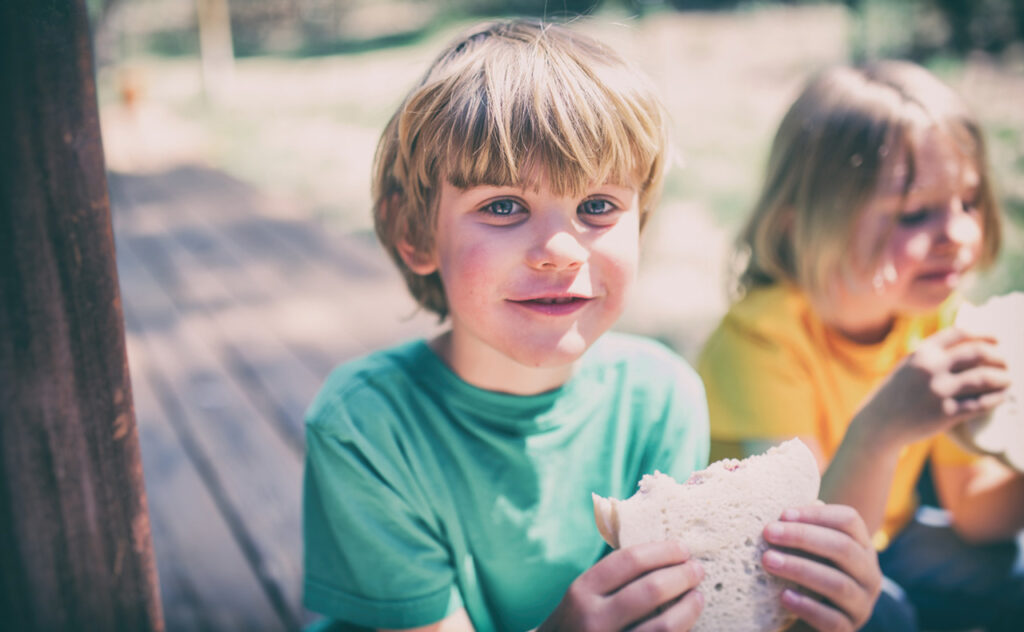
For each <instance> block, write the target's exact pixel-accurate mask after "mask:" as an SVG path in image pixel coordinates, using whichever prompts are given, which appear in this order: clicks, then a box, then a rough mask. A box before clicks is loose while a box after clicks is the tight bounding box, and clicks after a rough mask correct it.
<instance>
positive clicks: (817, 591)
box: [762, 504, 882, 632]
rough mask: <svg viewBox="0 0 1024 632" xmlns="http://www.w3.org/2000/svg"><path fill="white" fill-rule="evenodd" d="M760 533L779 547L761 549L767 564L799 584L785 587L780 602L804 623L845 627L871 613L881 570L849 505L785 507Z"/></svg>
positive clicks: (851, 627)
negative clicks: (796, 586)
mask: <svg viewBox="0 0 1024 632" xmlns="http://www.w3.org/2000/svg"><path fill="white" fill-rule="evenodd" d="M764 539H765V540H766V541H767V542H768V543H769V544H770V545H772V546H774V547H782V549H783V550H779V549H777V548H771V549H768V550H767V551H765V554H764V556H763V558H762V564H763V565H764V568H765V570H767V571H768V572H769V573H772V574H773V575H777V576H778V577H782V578H784V579H788V580H790V581H792V582H794V583H796V584H797V585H799V586H801V590H794V589H792V588H787V589H786V590H785V591H783V593H782V605H783V606H784V607H785V608H786V609H787V610H789V611H791V612H792V613H793V614H795V615H796V616H797V617H799V618H800V619H801V621H802V622H803V623H804V624H806V626H809V627H811V628H812V629H815V630H829V631H830V632H832V631H837V632H844V631H846V630H858V629H860V627H861V626H862V625H864V623H866V622H867V620H868V619H869V618H870V617H871V612H872V610H873V609H874V607H875V601H876V600H877V599H878V595H879V593H880V592H881V587H882V571H881V570H880V569H879V567H878V555H877V554H876V553H875V549H874V547H873V546H872V544H871V537H870V535H869V534H868V529H867V526H866V525H865V524H864V520H863V519H862V518H861V517H860V514H858V513H857V511H856V510H854V509H853V508H852V507H847V506H845V505H821V504H819V505H811V506H808V507H800V508H797V509H787V510H786V511H784V512H783V514H782V518H781V519H780V520H779V522H773V523H771V524H769V525H768V526H766V527H765V529H764ZM799 627H800V626H798V628H799Z"/></svg>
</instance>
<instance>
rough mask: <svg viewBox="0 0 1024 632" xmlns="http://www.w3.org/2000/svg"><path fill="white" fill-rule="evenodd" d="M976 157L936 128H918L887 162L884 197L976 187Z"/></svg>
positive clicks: (881, 191)
mask: <svg viewBox="0 0 1024 632" xmlns="http://www.w3.org/2000/svg"><path fill="white" fill-rule="evenodd" d="M980 180H981V177H980V174H979V173H978V169H977V166H976V165H975V161H974V157H973V156H972V155H971V153H970V152H969V151H968V150H966V149H965V148H963V147H961V146H960V145H959V144H958V143H957V142H956V141H955V140H954V139H953V138H952V137H950V135H949V134H946V133H944V132H942V131H940V130H939V129H937V128H935V127H928V128H925V129H921V130H917V131H915V132H913V133H912V134H911V137H910V139H909V142H905V143H901V145H900V147H899V149H898V151H896V152H894V154H893V156H892V157H891V160H889V161H887V165H886V167H885V168H884V171H883V173H882V176H881V178H880V180H879V184H878V189H877V191H878V194H879V196H881V197H887V198H888V197H895V198H900V199H902V198H903V197H904V196H906V197H910V198H917V197H933V196H938V197H948V196H951V195H954V194H961V193H964V192H965V191H969V190H971V189H974V188H976V187H977V186H978V185H979V183H980Z"/></svg>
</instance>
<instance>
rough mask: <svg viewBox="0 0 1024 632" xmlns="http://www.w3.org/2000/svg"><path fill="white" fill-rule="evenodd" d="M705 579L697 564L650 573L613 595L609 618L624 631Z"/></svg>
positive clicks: (677, 565)
mask: <svg viewBox="0 0 1024 632" xmlns="http://www.w3.org/2000/svg"><path fill="white" fill-rule="evenodd" d="M702 579H704V569H703V568H701V566H700V564H698V563H697V562H685V563H683V564H676V565H674V566H667V567H665V568H659V569H657V570H654V571H651V572H649V573H647V574H646V575H643V576H642V577H639V578H637V579H635V580H633V581H632V582H630V583H628V584H626V585H625V586H624V587H623V588H622V589H621V590H619V591H618V592H616V593H615V594H614V595H611V596H610V597H609V598H608V599H609V603H608V609H607V611H606V612H608V615H609V616H608V619H609V622H610V623H613V624H614V627H615V629H621V628H622V627H625V626H626V625H628V624H630V623H636V622H637V620H638V619H641V618H643V617H647V616H649V615H650V614H651V613H652V612H654V611H655V610H656V609H657V608H658V607H659V606H663V605H665V604H670V603H672V602H673V601H676V600H678V599H679V598H680V597H682V596H683V595H685V594H686V593H687V592H688V591H691V590H692V589H693V588H695V587H696V586H697V584H699V583H700V580H702Z"/></svg>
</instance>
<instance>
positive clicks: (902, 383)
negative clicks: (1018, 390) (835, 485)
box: [858, 328, 1010, 447]
mask: <svg viewBox="0 0 1024 632" xmlns="http://www.w3.org/2000/svg"><path fill="white" fill-rule="evenodd" d="M1009 383H1010V379H1009V375H1008V373H1007V371H1006V362H1005V361H1004V360H1003V359H1002V358H1001V357H1000V356H999V354H998V352H997V351H996V346H995V341H994V340H993V339H991V338H986V337H978V336H973V335H971V334H969V333H967V332H965V331H963V330H962V329H956V328H951V329H945V330H943V331H940V332H939V333H937V334H935V335H933V336H932V337H930V338H928V339H927V340H925V341H924V342H922V343H921V346H920V347H918V349H917V350H916V351H915V352H914V353H912V354H910V355H909V356H907V358H906V359H905V360H904V361H903V362H902V364H900V366H899V367H898V368H897V369H896V370H895V371H894V372H893V373H892V375H890V376H889V378H888V379H887V380H886V381H885V383H883V385H882V386H881V388H880V389H879V390H878V391H877V392H876V393H875V395H874V396H873V397H872V398H871V400H870V401H869V402H868V404H867V405H866V406H865V407H864V409H862V411H861V412H860V413H858V416H862V415H865V414H866V415H867V416H868V417H869V418H870V419H871V420H872V421H873V422H875V423H874V426H875V429H876V430H877V431H878V432H879V433H882V434H884V435H886V436H890V437H891V438H892V439H893V440H894V443H893V445H894V446H899V447H902V446H903V445H905V444H907V443H910V442H912V441H916V440H918V439H922V438H925V437H929V436H931V435H933V434H936V433H938V432H943V431H945V430H948V429H949V428H951V427H952V426H954V425H955V424H956V423H958V422H961V421H965V420H967V419H970V418H972V417H975V416H977V415H980V414H983V413H985V412H988V411H990V410H992V409H993V408H995V407H996V406H998V405H999V404H1000V403H1001V402H1002V401H1003V398H1004V397H1005V393H1004V391H1005V390H1006V387H1007V386H1008V385H1009Z"/></svg>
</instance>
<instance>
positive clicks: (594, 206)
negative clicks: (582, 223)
mask: <svg viewBox="0 0 1024 632" xmlns="http://www.w3.org/2000/svg"><path fill="white" fill-rule="evenodd" d="M614 210H615V205H613V204H612V203H611V202H609V201H608V200H604V199H601V198H594V199H592V200H585V201H584V202H583V203H582V204H580V206H579V209H578V211H579V212H580V213H583V214H584V215H606V214H608V213H611V212H612V211H614Z"/></svg>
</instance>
